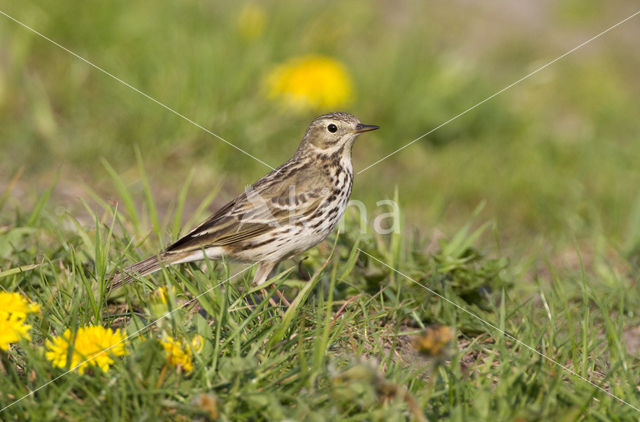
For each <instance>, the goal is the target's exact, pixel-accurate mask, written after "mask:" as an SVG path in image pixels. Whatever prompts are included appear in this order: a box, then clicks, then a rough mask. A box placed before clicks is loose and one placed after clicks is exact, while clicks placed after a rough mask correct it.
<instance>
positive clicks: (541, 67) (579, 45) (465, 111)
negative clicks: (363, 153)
mask: <svg viewBox="0 0 640 422" xmlns="http://www.w3.org/2000/svg"><path fill="white" fill-rule="evenodd" d="M638 14H640V10H638V11H637V12H635V13H634V14H633V15H631V16H629V17H627V18H625V19H623V20H621V21H620V22H618V23H616V24H614V25H612V26H610V27H609V28H607V29H605V30H604V31H602V32H600V33H599V34H597V35H594V36H593V37H591V38H589V39H588V40H586V41H584V42H582V43H580V44H578V45H577V46H575V47H574V48H572V49H571V50H569V51H567V52H565V53H564V54H561V55H559V56H558V57H556V58H555V59H553V60H551V61H550V62H547V63H546V64H544V65H542V66H540V67H539V68H537V69H536V70H534V71H533V72H530V73H527V74H526V75H524V76H523V77H522V78H520V79H518V80H517V81H515V82H512V83H511V84H509V85H507V86H505V87H504V88H502V89H501V90H500V91H497V92H495V93H493V94H491V95H490V96H488V97H487V98H485V99H484V100H482V101H480V102H479V103H476V104H475V105H473V106H471V107H469V108H468V109H466V110H464V111H463V112H461V113H458V114H456V115H455V116H453V117H452V118H450V119H449V120H447V121H446V122H444V123H441V124H439V125H438V126H436V127H434V128H433V129H431V130H430V131H428V132H426V133H424V134H422V135H420V136H418V137H417V138H415V139H414V140H413V141H411V142H409V143H407V144H405V145H403V146H401V147H400V148H398V149H396V150H395V151H393V152H392V153H390V154H387V155H385V156H384V157H382V158H380V159H379V160H378V161H376V162H374V163H372V164H369V165H368V166H367V167H365V168H364V169H362V170H360V171H359V172H358V174H360V173H363V172H365V171H367V170H369V169H370V168H371V167H373V166H375V165H376V164H378V163H380V162H382V161H384V160H386V159H387V158H389V157H391V156H392V155H395V154H397V153H399V152H400V151H402V150H403V149H405V148H407V147H409V146H411V145H413V144H415V143H416V142H418V141H419V140H421V139H423V138H424V137H426V136H428V135H430V134H432V133H433V132H435V131H436V130H438V129H440V128H441V127H443V126H446V125H448V124H449V123H451V122H453V121H454V120H456V119H457V118H458V117H461V116H464V115H465V114H467V113H468V112H470V111H471V110H473V109H475V108H477V107H479V106H481V105H482V104H484V103H486V102H487V101H489V100H491V99H492V98H494V97H497V96H498V95H500V94H502V93H503V92H505V91H507V90H509V89H511V88H513V87H514V86H516V85H518V84H519V83H520V82H522V81H524V80H526V79H529V78H530V77H532V76H533V75H535V74H536V73H538V72H540V71H542V70H544V69H546V68H547V67H549V66H551V65H552V64H554V63H555V62H557V61H559V60H562V59H564V58H565V57H567V56H568V55H569V54H571V53H573V52H574V51H576V50H578V49H580V48H582V47H584V46H585V45H587V44H589V43H590V42H592V41H594V40H595V39H597V38H600V37H601V36H603V35H604V34H606V33H607V32H609V31H611V30H613V29H615V28H617V27H618V26H620V25H622V24H623V23H625V22H627V21H629V20H631V19H633V18H634V17H636V16H637V15H638Z"/></svg>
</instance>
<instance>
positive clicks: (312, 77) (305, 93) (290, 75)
mask: <svg viewBox="0 0 640 422" xmlns="http://www.w3.org/2000/svg"><path fill="white" fill-rule="evenodd" d="M267 85H268V95H269V97H270V98H272V99H279V100H281V101H283V102H284V103H285V104H287V105H288V106H291V107H293V108H297V109H331V108H335V107H338V106H341V105H344V104H346V103H347V102H349V100H350V99H351V97H352V93H353V84H352V82H351V78H350V77H349V73H348V72H347V69H346V68H345V67H344V66H343V65H342V64H341V63H340V62H338V61H336V60H334V59H332V58H330V57H325V56H319V55H307V56H301V57H296V58H293V59H291V60H289V61H287V62H286V63H284V64H282V65H280V66H277V67H276V68H275V69H274V70H273V71H272V72H271V73H270V74H269V75H268V76H267Z"/></svg>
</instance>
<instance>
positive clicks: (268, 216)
mask: <svg viewBox="0 0 640 422" xmlns="http://www.w3.org/2000/svg"><path fill="white" fill-rule="evenodd" d="M375 129H378V126H373V125H364V124H362V123H360V121H358V119H357V118H356V117H355V116H353V115H351V114H348V113H329V114H324V115H322V116H320V117H317V118H316V119H315V120H314V121H313V122H311V124H310V125H309V127H308V128H307V131H306V133H305V134H304V137H303V138H302V141H301V142H300V146H299V147H298V150H297V151H296V153H295V154H294V155H293V157H291V159H289V161H287V162H286V163H284V164H283V165H281V166H280V167H278V168H277V169H275V170H273V171H272V172H271V173H269V174H267V175H266V176H264V177H263V178H261V179H259V180H258V181H257V182H255V183H254V184H253V185H251V186H250V187H249V188H247V189H246V190H245V192H243V193H242V194H241V195H240V196H238V197H237V198H235V199H234V200H232V201H231V202H229V203H228V204H227V205H225V206H224V207H222V208H221V209H219V210H218V211H217V212H216V213H214V214H213V215H212V216H211V217H209V218H208V219H207V220H206V221H204V222H203V223H202V224H200V225H199V226H198V227H196V228H195V229H194V230H193V231H191V232H190V233H188V234H187V235H186V236H184V237H183V238H181V239H180V240H178V241H176V242H175V243H174V244H172V245H171V246H169V247H168V248H167V249H166V250H164V251H163V252H161V253H159V254H158V255H157V256H152V257H150V258H147V259H145V260H144V261H140V262H138V263H137V264H134V265H132V266H130V267H128V268H126V269H125V270H124V271H123V272H121V273H118V274H115V275H114V277H113V278H112V280H111V288H115V287H118V286H120V285H121V284H123V283H127V282H130V281H131V280H132V279H133V275H137V276H143V275H146V274H150V273H152V272H154V271H157V270H159V269H160V268H162V267H163V266H166V265H173V264H180V263H184V262H192V261H198V260H202V259H205V258H208V259H218V258H222V257H229V258H231V259H235V260H239V261H245V262H257V263H258V268H257V270H256V273H255V276H254V278H253V283H254V284H256V285H260V284H262V283H264V282H265V281H266V280H267V278H268V276H269V274H270V273H271V271H273V270H274V269H275V268H276V266H277V265H278V263H279V262H280V261H282V260H284V259H286V258H289V257H292V256H295V255H297V254H299V253H302V252H304V251H306V250H307V249H309V248H311V247H312V246H314V245H316V244H317V243H319V242H320V241H322V240H323V239H324V238H326V237H327V236H328V235H329V233H331V231H332V230H333V229H334V228H335V226H336V225H337V224H338V221H339V220H340V217H342V214H343V213H344V210H345V208H346V206H347V201H348V200H349V196H350V195H351V187H352V185H353V166H352V165H351V147H352V146H353V141H354V140H355V139H356V137H357V136H358V135H359V134H360V133H362V132H368V131H370V130H375Z"/></svg>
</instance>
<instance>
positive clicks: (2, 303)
mask: <svg viewBox="0 0 640 422" xmlns="http://www.w3.org/2000/svg"><path fill="white" fill-rule="evenodd" d="M38 311H40V305H38V304H37V303H32V302H29V301H28V300H27V299H26V298H25V297H24V296H22V295H21V294H20V293H15V292H14V293H7V292H0V314H13V315H17V316H19V317H21V318H25V317H26V316H27V314H30V313H34V312H38Z"/></svg>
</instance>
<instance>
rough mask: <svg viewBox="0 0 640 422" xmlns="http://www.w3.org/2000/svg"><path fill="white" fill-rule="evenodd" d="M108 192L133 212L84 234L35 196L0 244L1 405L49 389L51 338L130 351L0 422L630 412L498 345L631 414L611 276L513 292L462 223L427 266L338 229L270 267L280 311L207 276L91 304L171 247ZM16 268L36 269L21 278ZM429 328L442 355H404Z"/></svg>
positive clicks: (156, 283)
mask: <svg viewBox="0 0 640 422" xmlns="http://www.w3.org/2000/svg"><path fill="white" fill-rule="evenodd" d="M105 167H106V168H107V169H109V168H110V167H108V166H105ZM140 169H141V171H144V168H143V167H141V168H140ZM141 175H142V176H141V177H142V178H143V179H145V176H144V173H141ZM112 176H113V180H114V185H115V186H119V185H120V183H121V181H120V180H119V178H118V176H117V175H116V174H113V175H112ZM124 189H125V190H124V191H122V192H121V193H122V194H123V195H124V197H123V201H122V202H123V203H127V202H128V201H131V202H132V203H139V202H141V201H142V202H145V201H146V202H145V203H147V207H146V208H147V211H144V212H139V211H136V209H135V208H132V209H131V210H130V211H128V210H127V209H126V208H127V207H124V208H125V209H123V210H122V211H117V210H116V208H114V207H112V206H111V205H108V204H102V206H100V205H98V204H96V203H92V204H90V205H89V204H88V206H87V210H88V212H90V213H91V215H92V217H93V220H94V225H92V226H87V225H82V224H78V222H77V221H75V219H74V218H73V216H72V215H69V214H65V213H62V214H56V213H54V212H51V211H50V207H49V205H48V203H47V198H46V195H45V196H43V197H42V199H41V201H38V203H37V205H36V206H35V207H34V209H33V210H32V212H30V213H25V214H24V215H19V216H16V217H15V220H13V221H12V222H11V224H10V227H6V228H5V229H4V230H5V231H4V233H3V236H2V237H1V242H0V250H3V251H5V252H4V254H5V256H7V255H9V254H10V256H11V261H12V262H13V263H14V265H16V266H20V267H22V270H21V271H19V272H18V270H12V269H9V270H5V271H3V272H2V273H0V277H2V285H3V287H4V288H5V289H6V290H9V291H20V292H22V293H24V294H25V295H26V296H28V297H29V298H31V299H32V300H34V301H36V302H38V303H40V304H42V311H41V313H40V314H38V315H35V316H32V317H30V322H31V324H32V325H33V328H32V331H31V335H32V338H33V341H31V342H21V343H20V344H19V345H17V346H16V347H13V348H12V349H11V350H10V351H9V352H3V353H2V371H3V372H4V377H5V380H6V381H5V382H3V383H2V386H1V387H0V395H1V397H2V403H3V404H4V405H7V404H10V403H11V402H12V401H13V400H16V399H18V398H20V397H22V396H23V395H25V394H27V393H29V391H31V390H33V389H35V388H37V387H39V386H41V385H43V384H45V383H47V382H49V381H50V380H52V379H54V378H56V377H57V376H60V375H62V374H63V372H64V371H63V370H61V369H54V368H52V367H51V365H50V363H49V362H48V361H47V360H46V359H45V357H44V351H43V349H44V348H43V342H44V340H45V339H47V338H50V337H51V336H52V335H54V334H60V333H61V332H62V331H64V330H65V329H67V328H71V329H73V328H74V327H79V326H83V325H87V324H98V325H104V326H111V327H122V328H124V329H125V330H126V332H127V333H128V334H129V335H132V337H131V338H130V339H129V340H128V341H127V350H128V351H129V354H128V355H127V356H125V357H123V358H121V359H117V360H116V361H115V363H114V365H113V367H112V368H111V369H110V370H109V371H108V372H106V373H103V372H102V371H100V370H98V369H94V370H92V371H88V373H87V374H85V375H79V374H77V373H75V372H72V373H69V374H66V375H64V376H62V377H60V378H58V379H55V381H53V382H52V383H50V384H48V385H47V386H46V387H44V388H42V389H41V390H38V391H37V392H36V393H34V394H33V395H30V396H27V397H26V398H24V399H23V400H21V401H19V402H18V403H16V404H15V405H13V406H12V407H10V408H8V409H6V410H5V411H4V414H3V418H5V419H25V418H35V419H38V420H54V419H55V420H59V419H71V420H73V419H77V418H79V417H80V415H82V417H83V418H84V419H87V420H94V419H95V420H102V419H103V418H108V419H143V418H151V417H153V418H156V419H157V418H159V419H163V420H164V419H192V418H207V417H211V414H212V412H213V413H214V414H216V415H217V417H219V418H222V419H230V420H231V419H233V420H238V419H252V420H256V419H265V420H274V419H284V418H289V419H295V420H301V419H305V420H325V419H327V418H339V419H341V420H362V419H367V420H389V419H392V420H395V419H405V418H409V419H416V420H421V419H419V418H427V419H428V420H433V419H440V418H447V419H449V420H469V419H472V420H479V419H487V418H490V417H491V418H497V419H498V420H515V419H522V420H576V419H588V420H625V419H628V418H634V417H635V416H636V414H637V413H636V411H635V410H634V409H632V408H631V407H629V406H626V405H624V404H622V403H620V402H618V401H616V400H614V399H612V398H611V397H609V396H608V395H606V394H605V393H604V392H603V391H601V390H599V389H596V388H595V387H594V386H593V385H590V384H588V383H587V382H585V381H584V380H581V379H578V378H577V377H576V376H572V375H570V374H569V373H568V372H566V371H564V370H563V369H562V368H560V367H559V366H558V365H556V364H554V363H552V362H551V361H549V360H547V359H544V358H542V357H541V356H540V355H538V354H536V353H533V352H532V351H531V350H529V349H527V348H526V347H523V345H522V344H519V343H516V342H514V341H513V339H514V338H517V339H518V340H520V341H521V342H523V343H524V344H526V345H529V346H531V347H533V348H535V349H536V350H538V351H540V352H541V353H543V354H545V355H547V356H549V357H550V359H553V360H555V361H557V362H559V363H561V364H562V365H565V366H566V367H567V368H568V369H570V370H571V371H573V372H575V374H577V375H579V376H580V377H583V378H584V379H587V380H590V381H591V382H593V383H594V384H596V385H598V386H601V387H602V388H604V389H605V390H606V391H609V392H611V393H612V394H614V395H616V396H618V397H621V398H623V399H624V400H627V401H629V402H630V403H631V404H632V405H635V406H639V405H640V397H638V393H637V390H636V388H635V386H634V384H633V383H630V382H629V381H630V380H632V379H637V376H638V372H639V368H638V365H637V363H636V361H635V359H634V358H633V357H632V356H630V355H629V353H628V352H627V349H626V338H625V330H626V328H627V327H628V326H629V325H630V324H632V323H633V321H636V320H637V316H636V315H634V313H633V309H637V306H638V300H639V297H638V295H637V293H636V292H634V290H633V289H630V285H629V282H628V281H627V280H626V279H625V278H624V277H621V276H619V275H618V274H617V272H616V270H615V269H614V268H612V267H607V266H606V265H605V266H604V267H603V268H602V271H603V272H606V271H608V274H609V275H608V277H592V276H591V275H589V274H587V273H583V274H580V273H579V272H578V273H573V274H571V275H569V276H561V275H558V274H555V273H554V270H555V269H554V268H553V266H552V265H551V264H549V271H550V272H552V274H553V275H552V277H551V280H550V282H549V283H545V282H543V281H542V280H540V279H536V280H534V281H533V283H531V282H529V283H523V281H522V278H521V277H522V276H523V274H522V273H519V271H518V269H517V267H514V266H513V265H509V263H508V261H507V260H506V259H505V258H503V257H499V256H498V257H494V258H492V257H488V256H484V254H483V253H482V252H481V250H479V249H477V246H476V243H477V242H478V239H479V238H480V236H481V235H482V234H483V232H487V231H488V230H490V226H487V225H486V224H485V225H482V224H480V225H479V224H478V223H477V222H474V221H470V222H468V224H467V225H465V226H463V227H462V228H461V229H460V230H459V232H458V233H456V234H455V235H453V236H451V237H450V238H449V239H448V240H442V241H441V242H440V247H439V248H438V249H437V251H436V252H435V253H425V245H426V241H427V240H428V239H424V238H422V237H420V236H415V237H414V238H412V239H407V238H405V237H404V236H401V235H399V234H394V235H390V236H380V235H376V234H371V233H365V234H362V235H357V236H355V235H353V234H352V233H356V232H357V230H355V226H356V219H355V216H354V215H352V216H349V217H348V218H347V222H346V229H345V231H344V232H343V233H340V234H336V235H335V236H333V237H332V238H331V240H330V241H329V242H325V244H323V245H322V246H321V247H320V248H316V249H313V250H311V251H310V252H308V253H307V254H306V257H307V259H306V260H304V261H302V262H300V264H299V265H295V263H291V262H288V263H286V265H284V266H283V268H282V270H283V272H282V273H281V274H280V276H279V277H277V278H276V279H275V280H274V281H273V283H274V284H275V285H277V286H278V287H279V288H281V289H283V290H284V291H285V293H286V294H288V295H289V296H290V297H291V298H292V299H295V300H294V301H293V303H292V306H291V307H290V308H288V309H286V310H283V311H281V312H277V311H275V310H274V309H273V308H272V307H270V306H268V304H267V302H266V301H260V300H257V299H256V296H255V295H256V294H257V293H258V292H257V289H256V288H253V287H251V285H250V281H251V271H252V268H248V269H244V270H243V269H240V268H241V267H240V266H235V265H233V266H229V265H228V264H225V263H214V262H211V263H205V264H204V265H202V266H200V267H197V266H182V267H176V268H169V269H166V270H163V271H162V272H161V273H158V274H156V275H154V276H152V277H147V278H145V279H144V281H142V282H139V283H135V284H132V285H129V286H128V287H127V288H125V289H123V290H122V291H120V292H116V293H111V294H105V288H104V287H105V279H106V276H107V275H108V272H109V271H110V270H111V268H112V266H111V265H110V264H109V263H110V262H132V261H135V260H137V259H138V258H140V256H141V255H139V253H138V251H139V250H144V251H145V253H147V254H149V253H152V252H153V250H152V249H151V246H150V245H149V244H150V243H155V242H154V241H153V240H152V239H153V237H154V234H155V232H156V231H158V232H159V233H169V232H171V230H172V226H173V221H174V220H175V219H176V216H167V217H166V218H165V219H164V221H163V222H161V223H160V222H158V224H155V223H153V221H154V220H155V217H154V215H155V212H154V211H152V210H153V209H154V205H153V203H154V199H153V195H152V194H151V193H150V191H149V192H147V193H145V192H143V193H142V197H140V198H138V197H136V196H135V195H134V194H132V193H131V192H130V191H129V190H128V189H127V188H124ZM127 196H128V199H127ZM182 197H183V198H184V196H182ZM183 200H184V199H183ZM182 208H183V204H181V203H179V204H177V207H176V209H178V210H180V209H182ZM94 210H97V211H94ZM129 212H131V213H132V214H130V213H129ZM141 221H146V222H147V226H146V227H148V228H147V229H146V231H145V230H144V228H143V227H144V226H141V225H140V222H141ZM141 229H142V230H141ZM145 240H147V241H145ZM138 245H139V247H138ZM34 257H38V263H39V265H38V266H30V265H32V264H33V261H34ZM387 263H389V264H391V265H393V266H394V267H395V268H397V270H398V272H395V271H392V270H390V269H389V267H388V266H387V265H389V264H387ZM161 286H166V287H167V288H168V290H167V291H168V292H171V293H170V294H169V298H168V300H167V304H166V305H163V304H161V303H158V302H154V301H153V300H151V301H150V300H149V298H150V297H151V295H152V293H153V292H154V291H155V289H157V288H158V287H161ZM443 298H446V300H443ZM252 303H253V304H254V305H253V306H250V304H252ZM453 304H455V305H457V306H459V307H461V308H464V309H465V310H468V311H469V312H465V311H461V310H460V309H459V308H458V307H457V306H454V305H453ZM483 321H487V322H489V323H490V324H492V325H493V326H494V327H497V328H498V329H499V330H497V329H494V328H492V327H491V326H488V325H487V324H486V323H485V322H483ZM437 325H445V326H448V327H452V329H454V330H455V336H454V338H453V340H452V344H450V345H449V346H448V347H446V348H445V349H444V350H443V351H439V352H438V353H437V354H435V355H423V354H420V352H419V350H417V349H416V347H415V346H414V343H413V341H414V340H413V339H414V338H415V337H417V336H419V335H420V334H421V333H422V332H423V330H424V329H425V327H433V326H437ZM162 333H168V334H169V335H171V336H173V337H174V338H187V339H188V338H192V337H193V336H194V335H195V334H196V333H197V334H200V335H201V336H202V337H203V338H204V339H205V345H204V347H203V349H202V350H201V351H200V352H199V353H195V354H194V366H195V369H194V370H193V371H192V372H191V373H185V372H183V371H178V370H177V369H176V368H175V367H173V366H171V365H168V364H167V361H166V358H165V355H164V351H163V350H162V348H161V347H160V345H159V342H158V338H160V337H161V335H162ZM503 333H508V334H509V335H508V336H506V335H503ZM422 420H424V419H422Z"/></svg>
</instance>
